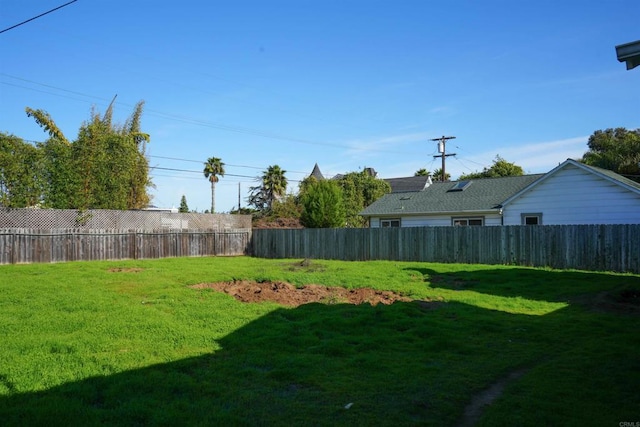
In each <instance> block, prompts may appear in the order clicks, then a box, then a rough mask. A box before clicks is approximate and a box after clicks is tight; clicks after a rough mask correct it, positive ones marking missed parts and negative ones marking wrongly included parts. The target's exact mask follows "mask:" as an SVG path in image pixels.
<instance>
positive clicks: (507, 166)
mask: <svg viewBox="0 0 640 427" xmlns="http://www.w3.org/2000/svg"><path fill="white" fill-rule="evenodd" d="M522 175H524V170H523V169H522V167H520V166H518V165H516V164H515V163H510V162H507V161H506V160H505V159H503V158H502V157H500V156H499V155H498V156H496V158H495V160H494V161H493V164H492V165H491V167H489V168H484V169H483V170H482V172H473V173H468V174H462V175H460V178H458V179H459V180H467V179H480V178H497V177H501V176H522Z"/></svg>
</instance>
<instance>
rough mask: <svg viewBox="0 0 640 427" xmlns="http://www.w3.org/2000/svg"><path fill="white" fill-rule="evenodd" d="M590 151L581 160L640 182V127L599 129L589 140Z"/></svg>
mask: <svg viewBox="0 0 640 427" xmlns="http://www.w3.org/2000/svg"><path fill="white" fill-rule="evenodd" d="M587 146H588V147H589V151H587V152H586V153H585V154H584V155H583V156H582V159H581V161H582V162H583V163H585V164H587V165H591V166H597V167H600V168H603V169H608V170H612V171H614V172H616V173H619V174H621V175H624V176H627V177H628V178H629V179H632V180H634V181H637V182H640V129H636V130H627V129H625V128H615V129H606V130H597V131H595V132H594V133H593V135H591V136H590V137H589V141H588V142H587Z"/></svg>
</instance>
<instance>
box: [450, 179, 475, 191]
mask: <svg viewBox="0 0 640 427" xmlns="http://www.w3.org/2000/svg"><path fill="white" fill-rule="evenodd" d="M470 185H471V181H458V182H456V183H455V184H454V185H453V187H451V188H450V189H449V190H448V191H462V190H464V189H465V188H467V187H469V186H470Z"/></svg>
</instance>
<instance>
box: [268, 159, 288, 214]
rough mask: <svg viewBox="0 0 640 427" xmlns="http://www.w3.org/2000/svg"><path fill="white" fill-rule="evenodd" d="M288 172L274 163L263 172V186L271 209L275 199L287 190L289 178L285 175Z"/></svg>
mask: <svg viewBox="0 0 640 427" xmlns="http://www.w3.org/2000/svg"><path fill="white" fill-rule="evenodd" d="M286 172H287V171H285V170H282V169H280V166H278V165H274V166H269V167H268V168H267V170H266V171H264V173H263V174H262V187H263V190H264V193H265V196H266V199H267V204H268V208H269V209H270V208H271V206H272V205H273V202H274V200H278V199H280V198H281V197H282V196H284V194H285V192H286V191H287V178H286V177H285V176H284V174H285V173H286Z"/></svg>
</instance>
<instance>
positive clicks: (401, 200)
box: [360, 174, 544, 216]
mask: <svg viewBox="0 0 640 427" xmlns="http://www.w3.org/2000/svg"><path fill="white" fill-rule="evenodd" d="M543 176H544V174H535V175H523V176H510V177H500V178H483V179H477V180H475V179H474V180H468V181H452V182H434V183H433V184H431V185H430V186H429V187H427V188H426V189H424V190H422V191H414V192H398V193H389V194H386V195H384V196H382V197H381V198H380V199H378V200H377V201H375V202H374V203H372V204H371V205H369V206H368V207H367V208H365V209H364V210H363V211H362V212H360V215H362V216H391V215H412V214H414V215H419V214H437V213H469V212H490V211H499V210H500V209H501V208H502V204H503V203H504V201H505V200H507V199H509V198H510V197H511V196H512V195H514V194H516V193H518V192H519V191H521V190H522V189H524V188H526V187H527V186H529V185H531V184H533V183H534V182H535V181H537V180H538V179H540V178H541V177H543Z"/></svg>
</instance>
